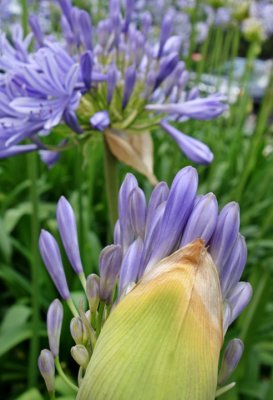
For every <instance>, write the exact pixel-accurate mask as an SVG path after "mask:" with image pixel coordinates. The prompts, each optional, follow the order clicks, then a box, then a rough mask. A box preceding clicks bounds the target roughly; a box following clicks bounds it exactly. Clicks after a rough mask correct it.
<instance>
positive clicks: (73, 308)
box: [66, 297, 79, 317]
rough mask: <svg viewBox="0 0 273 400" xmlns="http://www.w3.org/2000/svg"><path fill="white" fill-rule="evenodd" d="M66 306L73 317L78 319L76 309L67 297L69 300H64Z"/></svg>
mask: <svg viewBox="0 0 273 400" xmlns="http://www.w3.org/2000/svg"><path fill="white" fill-rule="evenodd" d="M66 304H67V305H68V307H69V309H70V311H71V312H72V314H73V315H74V317H78V316H79V313H78V310H77V309H76V307H75V304H74V303H73V300H72V299H71V297H69V299H67V300H66Z"/></svg>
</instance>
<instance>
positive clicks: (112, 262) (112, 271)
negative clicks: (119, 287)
mask: <svg viewBox="0 0 273 400" xmlns="http://www.w3.org/2000/svg"><path fill="white" fill-rule="evenodd" d="M121 260H122V253H121V246H119V245H111V246H107V247H105V248H104V249H103V250H102V252H101V254H100V260H99V270H100V299H101V300H102V301H104V302H106V303H111V300H112V296H113V290H114V288H115V284H116V282H117V278H118V274H119V271H120V267H121Z"/></svg>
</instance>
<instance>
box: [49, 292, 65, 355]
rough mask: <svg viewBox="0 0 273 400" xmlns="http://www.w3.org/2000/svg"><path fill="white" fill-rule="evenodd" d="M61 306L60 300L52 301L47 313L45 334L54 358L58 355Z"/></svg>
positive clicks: (61, 319) (61, 320) (61, 316)
mask: <svg viewBox="0 0 273 400" xmlns="http://www.w3.org/2000/svg"><path fill="white" fill-rule="evenodd" d="M63 314H64V312H63V306H62V303H61V302H60V300H58V299H56V300H54V301H53V302H52V303H51V304H50V306H49V309H48V312H47V334H48V341H49V348H50V350H51V352H52V354H53V356H54V357H57V356H58V355H59V347H60V336H61V329H62V323H63Z"/></svg>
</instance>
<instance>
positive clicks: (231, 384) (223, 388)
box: [215, 382, 236, 398]
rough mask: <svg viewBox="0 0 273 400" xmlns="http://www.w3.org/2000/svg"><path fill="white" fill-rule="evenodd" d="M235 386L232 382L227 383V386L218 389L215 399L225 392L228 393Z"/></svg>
mask: <svg viewBox="0 0 273 400" xmlns="http://www.w3.org/2000/svg"><path fill="white" fill-rule="evenodd" d="M235 385H236V383H235V382H232V383H229V384H228V385H226V386H224V387H222V388H220V389H218V390H217V391H216V394H215V398H216V397H219V396H221V395H222V394H224V393H226V392H228V391H229V390H230V389H232V388H234V386H235Z"/></svg>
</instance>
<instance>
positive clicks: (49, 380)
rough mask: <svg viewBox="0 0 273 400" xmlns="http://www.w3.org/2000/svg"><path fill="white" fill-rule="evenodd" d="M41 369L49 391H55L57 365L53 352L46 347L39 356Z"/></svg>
mask: <svg viewBox="0 0 273 400" xmlns="http://www.w3.org/2000/svg"><path fill="white" fill-rule="evenodd" d="M38 367H39V371H40V373H41V375H42V377H43V378H44V381H45V384H46V388H47V391H48V392H49V393H54V390H55V384H54V377H55V365H54V359H53V355H52V353H51V352H50V351H49V350H47V349H45V350H42V351H41V353H40V355H39V358H38Z"/></svg>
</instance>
